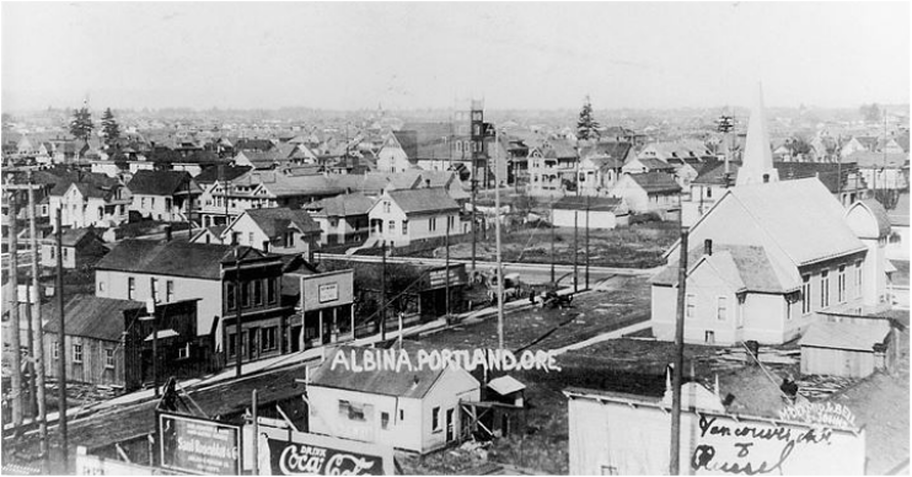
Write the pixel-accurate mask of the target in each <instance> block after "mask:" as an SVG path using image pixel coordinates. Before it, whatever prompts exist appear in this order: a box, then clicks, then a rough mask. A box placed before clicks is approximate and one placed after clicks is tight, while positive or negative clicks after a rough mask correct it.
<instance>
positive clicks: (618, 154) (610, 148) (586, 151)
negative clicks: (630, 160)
mask: <svg viewBox="0 0 912 477" xmlns="http://www.w3.org/2000/svg"><path fill="white" fill-rule="evenodd" d="M632 148H633V144H630V143H629V142H599V143H596V144H594V145H591V146H586V147H584V148H582V149H580V157H589V156H608V157H611V158H613V159H616V160H619V161H623V160H624V159H626V158H627V155H628V154H629V153H630V150H631V149H632Z"/></svg>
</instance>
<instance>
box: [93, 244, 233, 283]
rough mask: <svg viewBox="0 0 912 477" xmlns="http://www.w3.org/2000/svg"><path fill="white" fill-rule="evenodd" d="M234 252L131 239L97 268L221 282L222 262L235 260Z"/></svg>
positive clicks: (218, 247) (221, 247)
mask: <svg viewBox="0 0 912 477" xmlns="http://www.w3.org/2000/svg"><path fill="white" fill-rule="evenodd" d="M238 248H240V249H241V250H245V249H247V248H249V247H238ZM234 249H235V247H233V246H230V245H219V244H197V243H189V242H177V241H172V242H157V241H153V240H138V239H127V240H124V241H122V242H120V243H119V244H117V245H116V246H115V247H114V249H113V250H111V252H110V253H108V254H107V255H106V256H105V257H104V258H103V259H101V260H100V261H99V262H98V263H97V264H96V265H95V269H96V270H115V271H121V272H134V273H150V274H158V275H172V276H180V277H190V278H201V279H204V280H218V279H219V278H220V277H221V275H220V273H221V263H222V261H226V260H234Z"/></svg>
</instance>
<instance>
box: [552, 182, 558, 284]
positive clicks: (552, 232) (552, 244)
mask: <svg viewBox="0 0 912 477" xmlns="http://www.w3.org/2000/svg"><path fill="white" fill-rule="evenodd" d="M551 285H552V286H555V287H556V286H557V283H554V198H553V197H552V198H551Z"/></svg>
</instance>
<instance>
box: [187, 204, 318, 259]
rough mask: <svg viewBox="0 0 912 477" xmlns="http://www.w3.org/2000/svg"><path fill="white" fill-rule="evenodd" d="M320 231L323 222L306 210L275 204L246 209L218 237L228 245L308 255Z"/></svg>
mask: <svg viewBox="0 0 912 477" xmlns="http://www.w3.org/2000/svg"><path fill="white" fill-rule="evenodd" d="M321 232H322V231H321V229H320V225H319V224H317V223H316V222H315V221H314V220H313V219H312V218H311V217H310V214H309V213H308V212H307V211H306V210H302V209H289V208H287V207H274V208H266V209H248V210H246V211H244V213H242V214H241V215H239V216H238V217H237V218H236V219H234V221H232V222H231V224H229V225H228V227H227V228H225V229H224V230H223V231H222V232H221V234H220V237H219V238H220V242H221V243H223V244H226V245H244V246H247V247H252V248H255V249H257V250H261V251H263V252H272V253H278V254H303V255H305V256H309V255H310V253H311V252H313V250H314V248H315V247H316V244H317V242H319V240H320V235H321ZM194 241H196V242H198V241H197V240H196V238H194ZM198 243H199V242H198Z"/></svg>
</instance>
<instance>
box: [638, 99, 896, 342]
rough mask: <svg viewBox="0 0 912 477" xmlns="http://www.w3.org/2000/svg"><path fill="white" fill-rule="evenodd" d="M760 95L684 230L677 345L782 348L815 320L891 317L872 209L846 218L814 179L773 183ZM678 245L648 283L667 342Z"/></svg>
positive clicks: (882, 220) (656, 327)
mask: <svg viewBox="0 0 912 477" xmlns="http://www.w3.org/2000/svg"><path fill="white" fill-rule="evenodd" d="M769 144H770V142H769V137H768V134H767V128H766V120H765V118H764V110H763V99H762V92H761V91H759V89H758V93H757V101H756V104H755V106H754V109H753V111H752V113H751V119H750V125H749V127H748V133H747V142H746V146H745V153H744V162H743V165H742V167H741V168H739V169H738V170H737V177H736V178H735V186H734V187H732V188H729V189H725V190H724V192H722V193H721V197H720V198H718V199H717V200H715V201H714V203H713V204H712V206H711V207H710V208H709V209H708V210H706V211H705V213H704V214H703V215H702V216H701V217H699V218H697V219H696V221H695V222H694V223H693V225H692V226H691V228H690V233H689V240H688V241H689V246H688V250H687V251H686V252H687V279H686V280H687V281H686V287H685V291H686V299H685V310H684V312H685V323H686V325H685V340H686V341H688V342H692V343H707V344H731V343H736V342H740V341H746V340H756V341H758V342H760V343H765V344H780V343H783V342H786V341H789V340H791V339H793V338H795V337H797V336H799V335H801V334H802V333H803V332H804V331H805V330H806V329H807V327H808V326H810V324H811V323H812V322H813V321H814V314H815V313H818V312H821V311H832V312H845V313H853V314H864V313H871V312H877V311H881V310H884V309H886V308H889V306H890V305H889V300H888V297H887V283H888V280H889V273H890V272H892V267H891V266H890V265H889V262H888V261H887V260H886V258H885V257H884V247H885V245H886V242H887V237H888V236H889V235H890V224H889V221H888V218H887V214H886V212H885V211H884V209H883V207H882V206H881V205H880V204H879V203H878V202H876V201H874V200H873V199H869V200H864V201H859V202H856V203H854V204H852V205H851V206H850V207H849V208H848V209H846V208H844V207H843V206H842V205H841V204H840V203H839V201H838V200H837V199H836V198H834V197H833V195H832V194H830V192H829V191H828V190H827V189H826V187H825V186H824V185H823V184H822V183H821V182H820V181H819V180H818V179H817V178H808V179H799V180H791V181H781V182H780V181H779V177H778V174H777V172H776V169H775V168H774V167H773V157H772V151H771V150H770V145H769ZM680 253H681V250H680V243H679V242H678V243H675V244H674V245H672V247H671V248H670V249H669V250H668V251H667V252H666V258H667V260H668V261H667V263H668V265H667V266H666V267H665V268H664V269H662V270H661V271H660V272H659V273H658V274H657V275H656V276H654V277H653V279H652V318H651V324H652V330H653V333H654V334H655V336H656V337H657V338H658V339H661V340H673V339H674V328H675V317H676V306H677V292H678V288H677V287H678V271H679V269H678V264H679V257H680V255H679V254H680Z"/></svg>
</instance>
